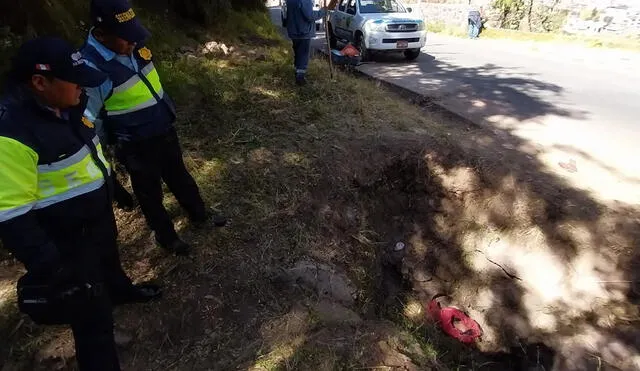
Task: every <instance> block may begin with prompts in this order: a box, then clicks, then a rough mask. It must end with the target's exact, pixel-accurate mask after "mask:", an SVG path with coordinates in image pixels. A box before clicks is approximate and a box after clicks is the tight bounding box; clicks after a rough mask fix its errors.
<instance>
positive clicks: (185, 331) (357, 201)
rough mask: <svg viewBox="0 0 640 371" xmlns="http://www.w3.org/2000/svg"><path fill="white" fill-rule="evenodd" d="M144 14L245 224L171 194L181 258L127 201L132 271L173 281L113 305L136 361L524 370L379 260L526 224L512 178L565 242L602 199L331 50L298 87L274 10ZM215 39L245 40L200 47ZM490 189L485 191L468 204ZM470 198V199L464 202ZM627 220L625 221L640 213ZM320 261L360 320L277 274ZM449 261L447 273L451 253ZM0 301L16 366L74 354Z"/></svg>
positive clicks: (186, 137)
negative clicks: (216, 16) (347, 287)
mask: <svg viewBox="0 0 640 371" xmlns="http://www.w3.org/2000/svg"><path fill="white" fill-rule="evenodd" d="M146 17H147V23H148V24H150V25H151V28H152V29H153V31H154V33H155V34H156V35H162V37H156V38H154V39H153V40H152V42H151V49H152V50H153V51H154V53H155V54H156V55H157V56H158V57H160V58H159V60H160V61H159V62H158V67H159V69H160V72H161V75H162V78H163V82H164V85H165V88H166V90H167V91H169V93H170V94H171V95H172V97H173V98H174V99H175V100H176V102H177V104H178V109H179V118H178V123H177V128H178V130H179V133H180V137H181V140H182V143H183V147H184V150H185V159H186V162H187V164H188V166H189V167H190V168H191V169H192V171H193V174H194V175H195V177H196V178H197V181H198V183H199V184H200V186H201V190H202V193H203V195H204V197H205V199H206V200H207V202H208V203H209V204H211V205H213V206H215V207H217V208H219V209H221V210H223V211H224V212H225V213H226V214H227V215H229V216H230V217H231V225H230V227H229V228H225V229H224V230H216V231H197V230H193V229H192V228H191V227H190V226H189V224H188V222H187V221H186V220H185V218H184V216H183V214H182V212H181V210H180V209H179V207H178V206H177V204H176V202H175V200H174V199H173V198H172V197H171V196H167V198H166V203H167V205H168V207H169V209H170V211H171V213H172V214H173V215H175V221H176V225H177V226H178V229H179V230H180V233H182V234H183V235H184V237H185V239H187V240H189V241H192V242H193V243H194V245H195V246H196V251H195V253H194V256H193V257H191V258H180V259H178V258H174V257H171V256H167V255H165V254H164V253H163V252H161V251H159V250H158V249H157V248H155V247H154V245H153V243H152V238H151V237H150V233H149V231H148V229H147V228H146V226H145V224H144V221H143V218H142V215H141V214H140V212H139V211H136V212H132V213H125V212H120V211H118V212H117V216H118V223H119V226H120V240H121V246H122V253H123V260H124V264H125V266H126V268H127V270H128V271H129V272H131V274H132V275H133V277H134V278H135V279H136V280H146V279H158V280H161V281H162V282H163V283H164V284H165V287H166V296H165V298H164V299H163V300H162V301H161V302H160V303H153V304H148V305H144V306H133V307H127V308H122V309H118V310H117V311H116V320H117V323H118V325H119V326H121V327H124V328H126V329H128V330H129V331H133V332H134V333H135V337H136V339H135V341H134V343H133V345H132V346H131V347H130V348H129V349H126V350H123V351H122V353H121V354H122V362H123V365H125V366H126V368H125V369H130V370H147V369H151V370H205V369H206V370H209V369H213V370H218V369H220V370H226V369H236V368H237V367H240V368H241V369H255V370H265V369H266V370H334V369H353V368H356V367H368V368H372V367H376V366H381V365H385V364H386V365H388V364H397V363H399V364H403V363H405V364H407V363H408V362H412V363H414V364H416V365H417V366H416V367H418V368H419V369H429V368H432V369H437V370H445V369H458V368H459V369H492V368H491V367H494V366H495V367H494V368H493V369H510V368H509V367H508V366H505V365H504V364H502V365H498V364H495V363H490V362H489V361H495V359H493V358H491V359H490V360H488V356H487V355H482V354H480V353H478V352H477V351H475V350H472V349H470V348H464V347H460V346H459V345H458V344H457V343H455V342H454V341H452V340H450V339H448V338H446V337H444V336H442V335H441V334H440V332H439V331H438V330H437V329H435V328H434V327H433V326H432V325H429V324H425V323H424V322H423V321H422V320H421V318H422V317H423V315H424V314H423V312H420V311H419V310H417V311H416V310H415V300H417V299H420V298H414V297H413V294H409V295H408V296H407V297H405V296H404V295H401V294H402V289H401V288H400V289H399V288H394V287H389V286H393V285H386V284H381V281H383V282H386V281H385V277H387V276H388V275H391V276H393V272H391V273H389V272H386V271H385V270H384V269H382V268H381V265H380V260H381V254H380V251H381V248H382V247H384V246H388V245H389V244H390V243H393V242H394V241H396V240H397V239H404V240H405V241H406V239H405V238H409V236H411V235H418V236H422V237H423V238H424V243H423V244H424V245H428V246H437V245H441V244H445V245H446V246H445V247H446V250H447V251H451V252H456V251H458V250H457V245H456V240H457V239H464V238H465V236H466V233H467V231H469V230H473V231H479V230H483V229H487V227H486V226H485V225H481V222H478V221H477V220H479V218H478V217H477V215H478V214H477V212H484V211H490V212H491V214H492V215H491V221H490V222H488V224H490V225H491V226H490V227H489V228H492V229H495V230H505V231H508V230H511V229H513V230H516V227H517V226H518V225H517V224H518V223H519V221H517V220H516V219H515V218H510V217H509V215H511V213H515V212H516V211H518V210H515V211H514V210H511V207H510V206H509V205H510V203H513V202H514V201H513V199H512V198H513V197H515V196H513V195H512V194H510V193H509V191H508V190H505V188H504V187H505V185H504V184H511V183H513V184H516V185H517V186H518V194H519V195H520V196H518V197H519V198H518V200H520V199H521V198H523V199H525V200H526V202H527V203H530V204H531V205H530V207H528V208H525V210H529V209H531V210H532V211H531V213H532V214H531V215H529V216H528V217H526V218H524V219H526V221H525V222H523V223H533V222H535V224H539V225H541V226H545V227H546V226H548V227H549V230H550V231H552V232H551V234H550V235H549V239H551V240H553V239H558V237H557V233H559V232H557V230H556V229H554V228H557V226H558V225H560V224H561V223H568V222H572V221H574V220H580V218H582V211H580V213H578V212H577V211H573V210H575V209H573V208H572V209H566V210H565V209H562V208H560V207H558V206H556V202H557V200H558V199H563V200H564V199H566V200H567V202H568V203H570V204H574V205H579V206H580V207H579V208H578V209H579V210H583V209H594V208H597V206H594V203H593V202H592V201H590V199H589V198H588V197H586V196H584V195H581V194H576V193H575V192H574V191H572V190H569V189H568V188H566V186H564V185H563V183H561V182H560V181H558V180H557V179H556V178H553V177H552V176H550V175H548V174H544V173H541V172H540V171H541V170H539V169H541V168H542V166H541V165H540V164H538V163H537V162H535V160H533V159H532V158H531V157H530V156H527V155H526V153H520V152H518V151H510V152H508V153H507V154H505V153H503V152H504V150H501V148H502V143H501V142H500V141H501V140H502V139H500V138H499V137H497V136H492V134H491V133H487V132H485V131H482V130H480V129H477V128H473V127H469V126H468V125H467V124H466V123H464V122H460V121H458V120H456V119H455V118H452V117H450V116H447V115H444V114H441V113H438V112H437V111H425V110H423V109H422V108H421V107H420V106H418V105H416V104H412V103H411V102H410V101H409V100H407V99H404V98H403V97H401V96H399V95H397V94H396V93H393V92H390V91H388V90H386V89H385V88H384V87H383V86H380V85H378V84H376V83H375V82H371V81H368V80H366V79H363V78H359V77H355V76H353V75H351V74H347V73H342V72H340V73H338V76H337V79H336V80H335V81H330V79H329V78H328V71H327V65H326V63H324V62H323V61H322V60H320V59H314V60H313V61H312V63H311V68H310V80H311V83H310V85H309V86H307V87H304V88H298V87H296V86H295V85H294V84H293V82H292V67H291V59H292V56H291V54H290V52H289V46H288V44H287V43H286V42H284V41H282V40H281V39H280V37H279V35H278V32H277V31H276V30H275V29H274V28H273V27H272V26H271V24H270V21H269V19H268V18H267V16H266V15H264V14H249V15H243V16H240V15H237V14H236V15H232V16H231V17H230V18H229V19H228V21H229V22H228V24H227V23H221V24H220V25H219V28H220V30H230V29H232V30H234V31H233V33H231V32H228V31H226V32H220V31H219V30H218V31H215V30H214V31H210V30H209V31H206V30H201V29H197V28H194V27H193V26H192V25H187V24H177V25H172V24H173V23H172V22H171V21H170V20H168V19H166V18H165V16H149V15H146ZM185 30H187V31H185ZM219 35H226V36H227V37H226V38H223V39H221V38H220V36H219ZM230 35H232V36H231V37H230ZM208 40H216V41H224V42H227V43H228V44H229V45H233V46H234V47H235V48H236V50H237V52H234V53H233V54H232V55H231V56H211V57H201V56H189V55H188V54H192V53H191V52H190V51H188V50H189V49H190V48H194V47H196V46H197V45H198V44H200V43H202V42H205V41H208ZM179 49H182V50H183V52H182V53H177V52H176V51H177V50H179ZM193 54H195V53H193ZM423 103H426V104H428V102H423ZM519 145H521V143H514V142H512V143H509V148H518V146H519ZM504 147H505V148H507V146H506V145H504ZM501 151H503V152H501ZM507 156H508V157H507ZM427 159H428V161H426V160H427ZM460 169H462V170H463V172H472V173H473V174H474V176H475V177H476V178H475V180H472V181H469V182H464V181H463V184H462V185H461V186H462V187H463V188H461V189H466V188H464V187H465V186H466V187H468V186H469V184H474V186H473V187H472V188H473V189H471V190H469V191H468V192H467V191H464V190H455V189H454V190H453V191H452V190H451V189H447V187H445V185H442V184H439V181H438V179H439V174H442V173H447V172H448V171H451V172H452V173H453V174H456V171H458V170H460ZM454 183H456V182H454ZM467 183H468V184H467ZM459 185H460V184H459ZM476 186H477V187H480V188H478V189H476ZM514 187H515V186H514ZM504 193H507V198H506V199H503V198H501V197H502V196H501V195H502V194H504ZM476 196H482V197H486V199H483V200H475V199H471V198H473V197H476ZM510 197H511V198H510ZM459 201H464V202H463V203H464V204H465V205H464V206H463V207H462V209H460V210H459V209H456V207H457V206H456V205H457V203H458V202H459ZM480 202H483V203H480ZM518 202H521V200H520V201H518ZM503 205H506V206H504V207H503ZM540 205H543V206H545V207H541V206H540ZM540 210H542V211H540ZM534 212H535V213H539V214H533V213H534ZM545 213H552V214H553V215H546V214H545ZM573 213H575V215H574V214H573ZM592 216H593V215H592ZM615 220H619V223H618V224H616V228H621V227H620V226H621V225H622V227H624V226H625V225H626V224H625V223H627V222H626V220H631V219H629V218H627V217H626V216H625V217H624V218H623V217H620V218H618V219H615ZM459 221H462V222H459ZM491 223H493V224H491ZM554 223H555V224H554ZM584 223H592V224H590V225H591V229H592V230H594V231H598V233H600V234H601V235H602V236H605V237H602V238H600V239H598V240H597V241H603V242H602V244H604V243H605V242H607V240H606V238H607V237H606V236H607V235H613V233H611V232H612V231H611V230H601V229H602V228H603V227H601V225H602V223H599V221H598V218H596V217H595V216H593V217H591V218H588V219H585V220H584ZM473 228H475V229H473ZM629 228H631V227H629ZM431 233H433V236H428V235H430V234H431ZM554 233H555V234H554ZM616 233H617V232H616ZM622 237H624V238H627V237H628V236H627V235H624V236H622ZM414 238H415V237H414ZM563 238H565V239H570V238H571V237H563ZM628 238H631V237H628ZM625 241H626V240H625ZM412 242H413V243H416V244H417V245H419V243H418V242H419V241H415V240H412ZM562 243H566V241H565V240H562ZM620 244H621V245H623V243H622V242H620ZM308 256H311V257H313V258H315V259H316V260H320V261H324V262H327V263H331V264H335V265H336V266H338V267H340V268H342V269H344V270H345V272H346V273H347V275H348V277H350V278H351V279H352V280H353V281H354V283H355V284H356V286H357V287H358V294H359V298H358V301H357V304H356V308H354V309H355V310H356V312H358V313H359V314H360V315H361V316H362V317H363V318H364V319H365V321H364V322H363V323H362V324H361V325H359V326H351V325H342V324H335V323H333V324H332V323H327V322H326V321H323V320H322V319H320V318H319V317H318V315H317V314H316V313H315V312H314V311H313V310H309V308H307V305H311V304H310V303H312V302H313V296H312V295H311V296H310V295H308V293H301V292H299V291H297V290H291V289H287V288H284V287H282V286H281V285H279V284H277V280H275V281H274V280H273V278H274V277H275V276H276V274H275V272H277V271H278V270H279V269H281V268H286V267H290V266H291V265H293V264H294V263H295V262H296V261H298V260H299V259H300V258H302V257H308ZM461 256H462V257H461V258H460V259H459V260H462V261H464V260H465V256H464V254H461ZM443 263H444V264H441V265H442V267H445V270H446V267H452V266H453V265H454V262H453V260H452V261H447V262H443ZM455 264H461V263H460V261H456V262H455ZM17 267H18V265H17V264H15V265H13V264H9V266H8V267H7V269H3V270H2V271H3V272H5V271H6V272H14V274H13V275H11V274H6V277H5V276H4V275H3V276H2V279H3V280H4V281H3V285H4V287H5V288H8V287H10V285H11V283H12V280H13V279H15V277H16V274H15V270H16V269H17ZM452 269H453V268H452ZM449 274H450V275H451V274H453V273H449ZM456 274H458V273H456ZM484 278H485V277H474V276H468V277H467V276H464V275H463V279H465V280H468V281H474V280H475V281H478V282H480V281H482V280H483V279H484ZM9 291H10V290H9ZM9 291H6V292H9ZM394 292H395V294H394ZM398 292H400V295H398ZM0 294H3V292H2V291H0ZM5 295H8V294H5ZM380 296H382V298H380ZM389 298H391V301H390V303H389V300H387V299H389ZM396 303H400V305H395V304H396ZM407 303H409V304H407ZM412 303H413V304H412ZM418 307H419V305H418ZM3 313H4V316H5V318H4V319H1V320H0V331H2V334H4V335H5V336H3V338H4V339H6V343H0V348H2V349H3V352H2V353H0V361H2V359H3V358H4V357H6V356H9V359H10V364H11V365H13V366H12V367H14V368H13V369H16V370H30V369H34V366H33V365H31V364H30V363H29V361H30V360H31V359H32V357H33V354H34V353H35V352H38V351H41V350H42V349H47V348H52V349H50V350H49V351H48V353H52V354H62V355H64V356H68V355H69V354H71V353H72V351H70V341H69V334H68V332H66V331H64V330H63V329H58V328H46V329H44V328H41V327H37V326H33V325H32V324H31V323H30V322H29V321H28V320H26V321H21V317H20V316H19V315H18V314H17V313H16V311H15V304H14V303H13V302H12V301H11V300H5V304H4V310H3ZM9 335H10V336H9ZM51 344H54V345H55V346H51ZM5 345H6V346H5ZM389 349H392V350H395V353H394V352H393V351H389ZM403 357H404V358H403ZM394 362H395V363H394ZM488 362H489V363H488ZM487 365H490V366H488V367H489V368H487ZM382 369H385V368H382Z"/></svg>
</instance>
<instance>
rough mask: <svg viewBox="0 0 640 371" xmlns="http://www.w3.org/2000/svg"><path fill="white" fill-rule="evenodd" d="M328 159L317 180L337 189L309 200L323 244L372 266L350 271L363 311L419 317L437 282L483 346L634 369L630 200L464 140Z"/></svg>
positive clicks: (385, 140)
mask: <svg viewBox="0 0 640 371" xmlns="http://www.w3.org/2000/svg"><path fill="white" fill-rule="evenodd" d="M449 144H450V143H449ZM480 154H482V156H480ZM330 157H331V158H330V159H328V160H326V161H323V163H329V164H331V167H330V168H327V169H326V171H327V173H326V174H325V175H326V177H325V179H326V182H327V184H324V185H322V186H321V187H318V189H320V190H330V192H326V191H319V192H318V193H317V194H316V195H315V197H314V201H313V203H312V207H311V210H312V212H313V213H314V215H315V216H316V218H317V219H316V221H317V223H318V224H320V225H321V226H322V229H323V231H324V233H325V235H326V236H331V237H330V238H331V239H332V240H333V241H334V243H333V244H332V245H334V246H336V247H339V248H337V249H329V250H331V251H324V254H325V255H326V256H331V257H332V259H333V260H335V261H344V262H346V266H353V267H356V266H357V267H363V266H364V267H368V268H369V271H368V272H367V273H363V272H362V271H361V270H360V271H355V270H354V271H352V272H351V274H353V275H354V276H356V277H358V276H359V277H360V278H361V283H363V284H364V285H365V286H367V285H368V290H367V292H365V293H364V296H368V297H369V298H373V300H372V301H370V302H369V307H368V308H365V309H364V311H365V312H368V313H376V314H381V313H382V314H385V315H389V313H394V312H398V310H399V309H400V308H399V307H403V306H404V307H405V308H406V307H407V306H411V305H412V304H415V303H417V304H418V305H419V308H420V310H418V313H419V314H416V315H414V318H410V320H412V321H414V322H416V323H419V324H423V323H424V322H425V320H424V313H425V310H424V309H425V308H426V304H427V302H428V301H429V299H431V298H432V297H433V296H434V295H435V294H438V293H443V294H447V295H449V296H450V297H451V298H452V300H451V301H452V303H453V304H454V305H456V306H458V307H460V308H462V309H464V310H466V311H467V312H469V313H470V315H471V316H472V317H474V318H475V319H476V320H477V321H478V322H479V323H480V324H481V325H482V327H483V328H484V329H485V336H484V339H483V340H484V341H483V342H482V343H480V344H479V345H478V348H479V349H480V350H482V351H483V352H485V353H486V354H495V353H500V354H502V353H501V352H510V351H511V353H513V352H512V350H513V349H514V347H515V349H525V348H526V347H528V346H531V345H528V344H543V345H545V346H548V347H549V349H553V351H552V352H551V353H554V354H555V352H557V356H555V358H554V361H555V362H556V364H559V365H562V369H564V370H572V369H575V370H579V369H583V368H584V367H590V365H594V364H595V365H597V364H598V362H602V361H603V360H604V362H608V363H609V364H612V365H616V366H617V367H619V368H621V369H629V370H631V369H634V368H635V367H640V366H639V365H640V355H639V354H638V351H637V348H636V347H637V345H638V344H636V342H637V341H635V340H629V338H630V336H629V334H628V331H629V330H628V329H629V325H630V324H631V323H635V321H637V320H638V311H637V308H635V307H634V306H633V305H631V303H629V302H628V300H627V297H628V294H629V293H630V292H631V291H632V290H631V288H630V282H629V281H628V278H627V277H628V270H627V269H626V267H627V266H628V264H629V263H627V257H628V256H631V250H632V246H634V243H636V242H637V237H638V236H639V235H638V231H639V230H640V228H639V224H638V220H639V219H638V215H640V214H639V213H638V211H637V210H636V209H634V208H631V207H628V206H620V205H603V204H600V203H598V202H596V201H594V200H593V199H592V198H591V197H589V196H588V195H586V194H583V193H581V192H579V191H577V190H575V189H572V188H570V187H569V186H567V185H565V184H564V183H562V182H560V181H558V180H555V179H554V178H553V177H552V176H551V175H547V174H545V173H540V172H539V169H536V170H535V171H534V169H528V168H527V162H531V159H530V158H528V157H524V156H523V157H522V158H515V160H516V161H513V159H514V158H512V161H511V162H503V161H504V160H505V155H504V153H503V152H501V151H499V150H494V151H490V150H489V151H488V150H487V149H486V148H482V152H480V151H479V148H478V146H477V145H475V146H474V145H473V144H469V143H465V142H462V143H459V144H455V145H451V146H443V142H441V141H437V140H433V139H428V138H426V139H425V138H417V137H415V136H410V135H401V134H396V135H393V136H377V137H367V138H362V139H361V140H358V141H353V142H352V143H350V145H349V147H348V149H346V150H343V151H339V152H335V153H333V154H331V155H330ZM518 160H520V161H518ZM336 169H339V171H337V172H336ZM398 242H402V243H403V244H404V245H405V246H406V248H405V249H403V251H401V252H398V251H394V248H393V247H394V246H395V245H396V244H397V243H398ZM371 251H373V253H371ZM365 307H366V306H365ZM405 317H406V316H405ZM631 337H633V336H631ZM517 353H518V354H520V356H519V359H528V358H530V354H529V353H527V352H517ZM547 353H549V352H547ZM546 358H549V357H548V356H546ZM525 363H526V362H525ZM534 366H535V364H534Z"/></svg>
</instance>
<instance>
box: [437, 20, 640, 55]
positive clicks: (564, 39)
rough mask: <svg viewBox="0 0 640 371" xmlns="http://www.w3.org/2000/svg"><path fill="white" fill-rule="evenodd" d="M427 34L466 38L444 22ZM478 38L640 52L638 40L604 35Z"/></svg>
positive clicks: (494, 34)
mask: <svg viewBox="0 0 640 371" xmlns="http://www.w3.org/2000/svg"><path fill="white" fill-rule="evenodd" d="M427 30H429V32H434V33H440V34H444V35H449V36H455V37H467V29H466V28H465V27H460V26H454V25H449V24H445V23H444V22H430V23H428V24H427ZM480 37H481V38H483V39H507V40H515V41H524V42H534V43H560V44H571V45H580V46H584V47H587V48H606V49H621V50H631V51H640V39H639V38H637V37H631V36H629V37H624V36H613V35H612V36H606V35H594V36H590V35H568V34H563V33H559V32H526V31H519V30H508V29H501V28H485V29H483V30H482V33H481V34H480Z"/></svg>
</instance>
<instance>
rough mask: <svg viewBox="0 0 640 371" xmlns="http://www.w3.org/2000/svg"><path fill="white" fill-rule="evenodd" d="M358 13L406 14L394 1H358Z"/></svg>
mask: <svg viewBox="0 0 640 371" xmlns="http://www.w3.org/2000/svg"><path fill="white" fill-rule="evenodd" d="M359 1H360V13H363V14H371V13H406V10H405V9H404V7H403V6H402V5H400V4H399V3H398V2H397V1H395V0H359Z"/></svg>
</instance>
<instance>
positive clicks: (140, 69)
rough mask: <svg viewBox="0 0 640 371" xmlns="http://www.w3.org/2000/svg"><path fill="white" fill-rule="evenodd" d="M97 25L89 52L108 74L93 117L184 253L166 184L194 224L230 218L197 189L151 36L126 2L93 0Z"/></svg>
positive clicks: (173, 247)
mask: <svg viewBox="0 0 640 371" xmlns="http://www.w3.org/2000/svg"><path fill="white" fill-rule="evenodd" d="M91 18H92V21H93V24H94V28H93V29H92V30H91V32H90V34H89V37H88V39H87V42H86V43H85V46H84V47H83V48H82V53H83V55H85V57H86V58H87V59H88V60H89V61H90V62H91V65H92V66H93V67H95V68H96V69H98V70H100V71H103V72H105V73H106V74H107V75H108V76H109V78H108V79H107V81H106V82H105V83H103V84H102V85H100V86H99V87H97V88H94V89H89V90H88V91H87V93H88V95H89V104H88V107H87V116H88V117H89V118H90V119H91V120H94V121H95V122H96V123H98V124H99V125H103V127H104V130H105V132H106V133H107V135H108V136H111V137H114V140H115V142H116V145H115V146H116V157H117V158H118V160H119V161H120V162H121V163H122V164H123V165H124V166H125V168H126V169H127V171H128V172H129V174H130V176H131V183H132V186H133V191H134V193H135V195H136V198H137V199H138V202H139V203H140V207H141V208H142V212H143V213H144V216H145V217H146V219H147V222H148V224H149V226H150V227H151V229H152V230H153V231H154V232H155V238H156V241H157V242H158V243H159V245H160V246H161V247H163V248H165V249H167V250H169V251H172V252H174V253H176V254H178V255H183V254H187V253H188V251H189V249H190V246H189V245H188V244H187V243H185V242H184V241H182V240H181V239H180V238H179V237H178V234H177V233H176V231H175V229H174V225H173V222H172V220H171V217H170V216H169V214H168V213H167V211H166V209H165V208H164V206H163V204H162V201H163V195H162V181H164V182H165V183H166V184H167V186H168V187H169V190H170V191H171V192H172V193H173V194H174V195H175V196H176V199H177V200H178V202H179V203H180V205H181V206H182V207H183V208H184V209H185V210H186V211H187V213H188V215H189V218H190V219H191V221H192V222H193V223H194V224H196V225H198V226H203V225H207V224H208V222H209V221H213V223H214V224H215V225H217V226H223V225H225V223H226V220H225V219H224V217H221V216H217V215H214V216H210V215H209V213H208V212H207V210H206V208H205V205H204V202H203V200H202V197H201V196H200V191H199V190H198V186H197V185H196V182H195V181H194V179H193V177H192V176H191V175H190V174H189V172H188V171H187V169H186V167H185V165H184V162H183V159H182V150H181V148H180V143H179V140H178V136H177V134H176V130H175V128H174V127H173V122H174V121H175V118H176V112H175V108H174V105H173V102H172V101H171V99H170V98H169V96H168V94H167V93H166V92H165V91H164V89H163V88H162V83H161V82H160V76H159V75H158V71H157V70H156V67H155V66H154V64H153V56H152V53H151V51H150V50H149V49H148V48H147V47H145V46H144V45H143V42H144V41H145V40H146V39H147V38H148V37H149V36H150V34H149V32H148V31H147V30H146V29H145V28H144V27H143V26H142V25H141V24H140V22H139V21H138V18H137V17H136V14H135V12H134V11H133V9H132V8H131V6H130V5H129V3H128V2H127V1H126V0H93V1H91Z"/></svg>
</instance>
